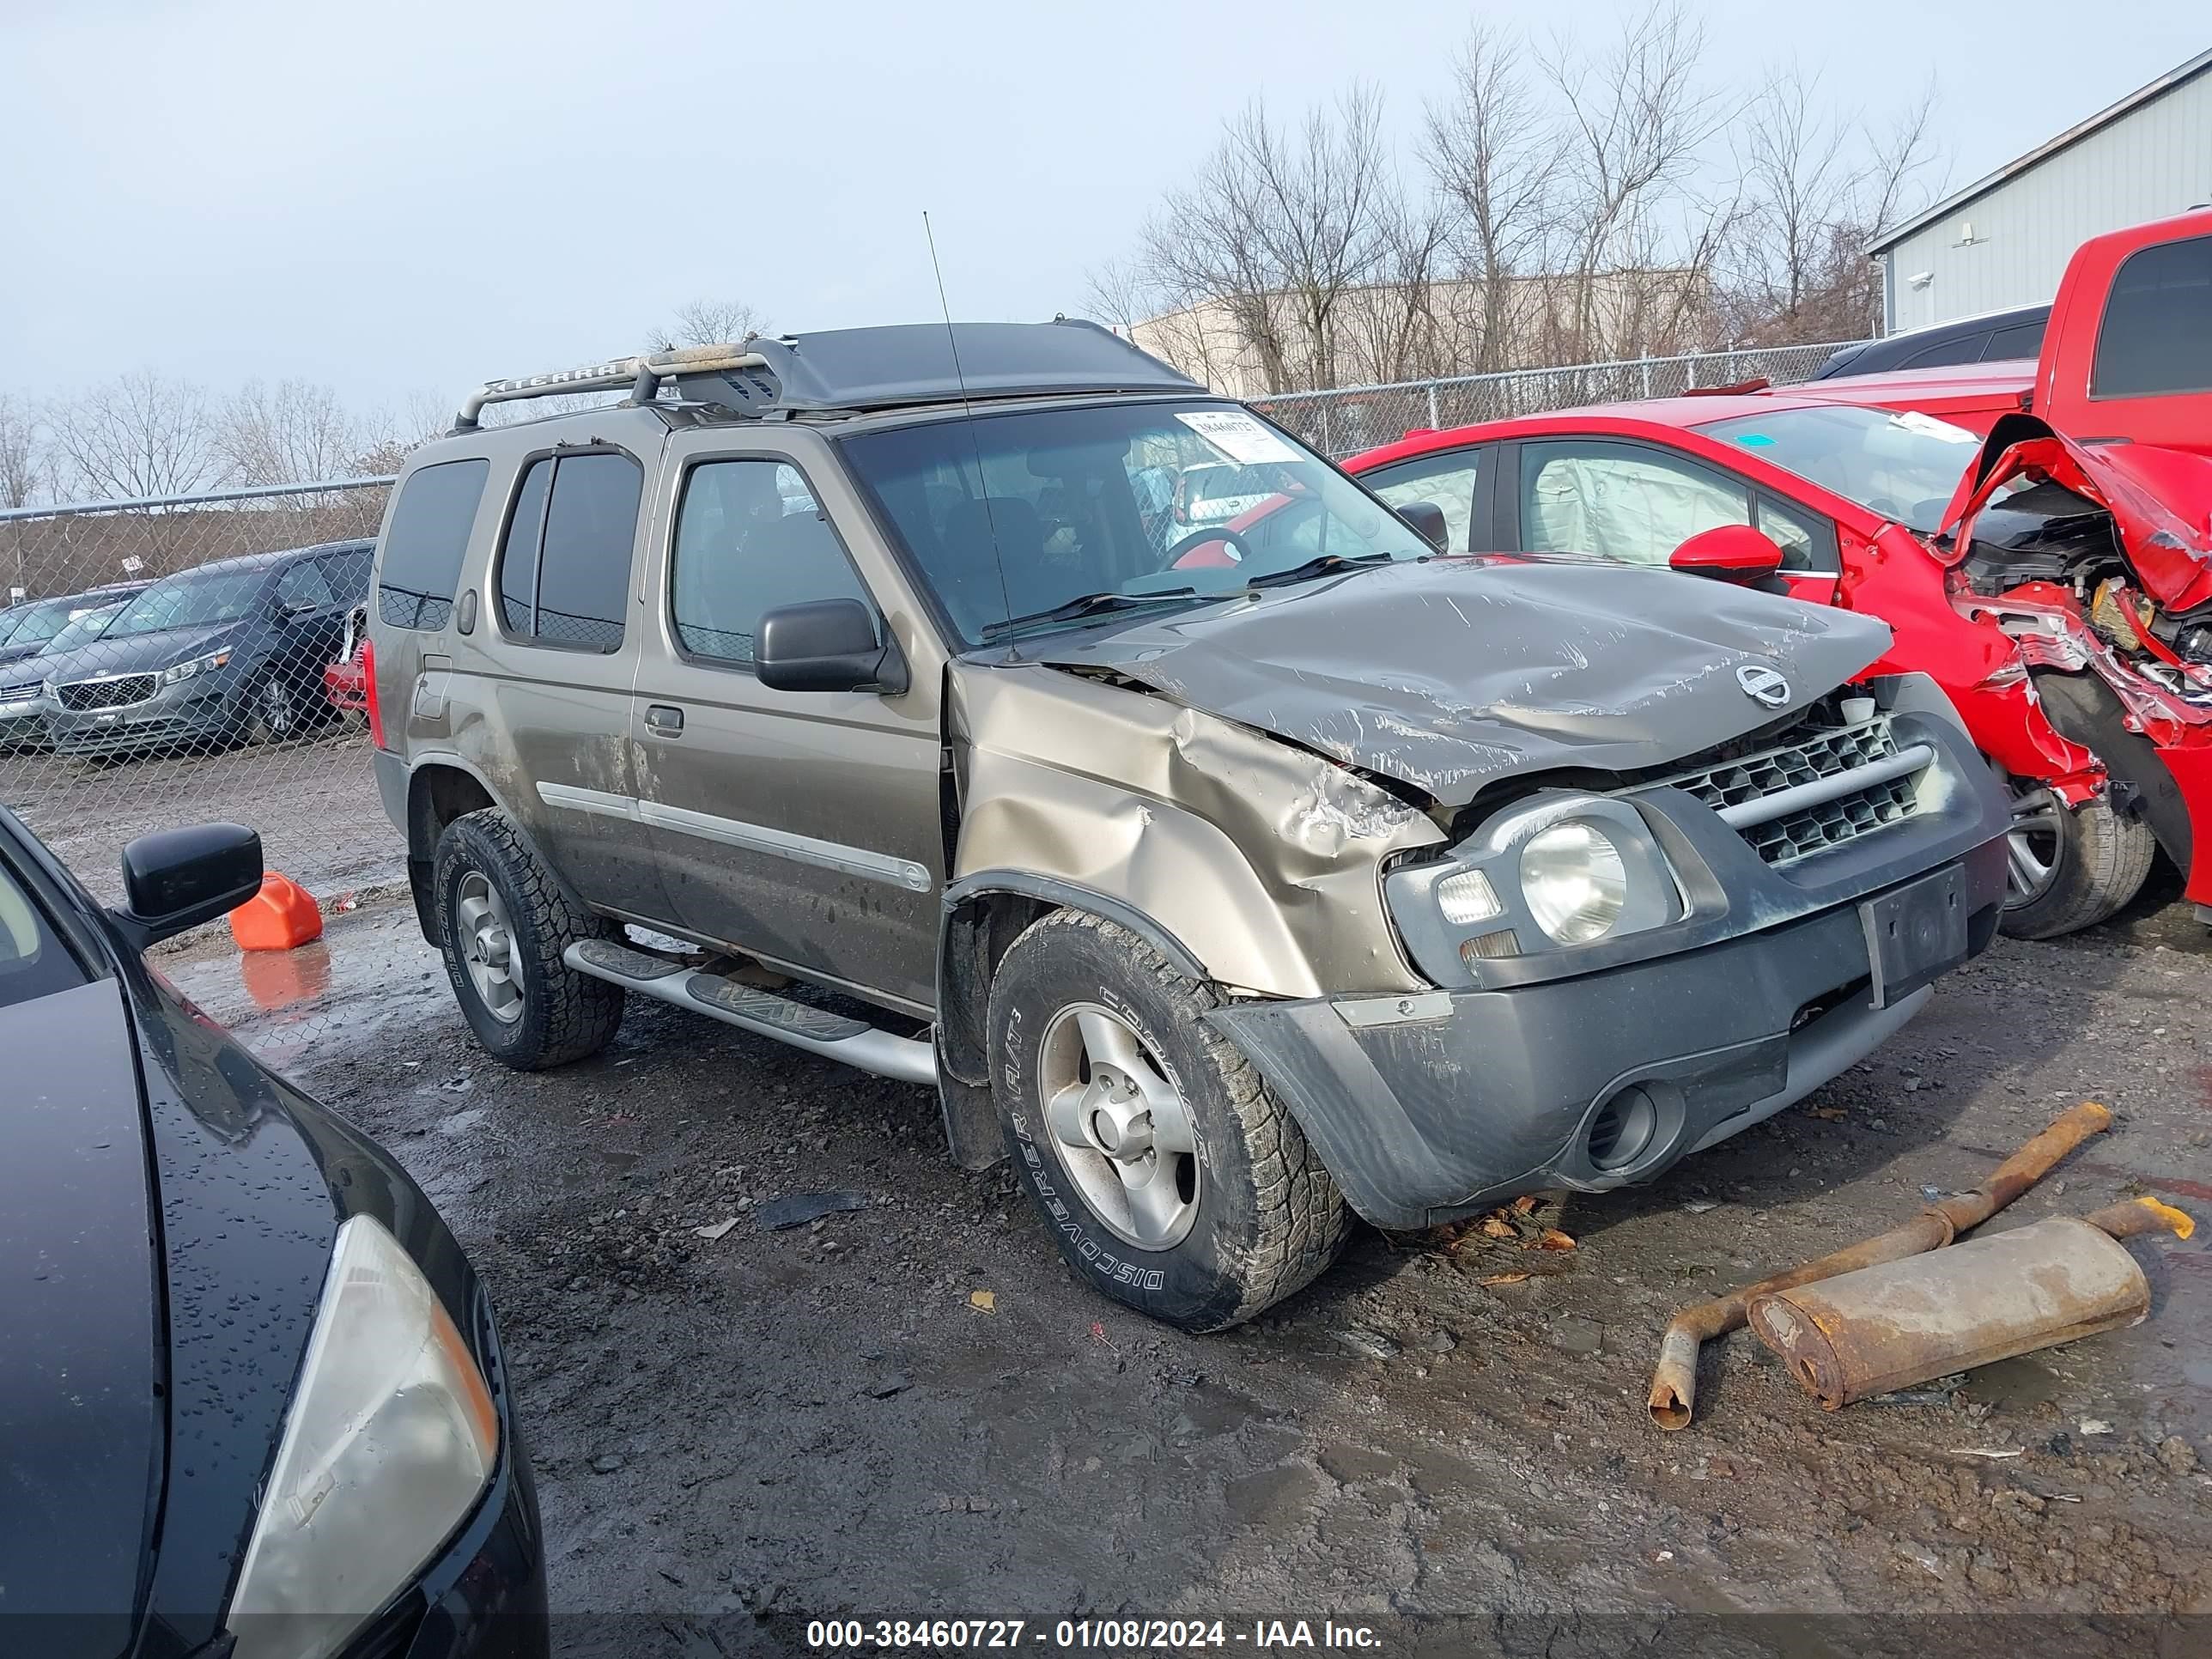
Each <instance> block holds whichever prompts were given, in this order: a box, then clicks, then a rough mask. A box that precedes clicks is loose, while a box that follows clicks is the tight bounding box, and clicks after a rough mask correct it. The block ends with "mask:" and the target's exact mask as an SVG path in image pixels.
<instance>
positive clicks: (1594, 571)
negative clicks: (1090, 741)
mask: <svg viewBox="0 0 2212 1659" xmlns="http://www.w3.org/2000/svg"><path fill="white" fill-rule="evenodd" d="M1888 644H1889V629H1888V628H1887V625H1886V624H1884V623H1881V622H1877V621H1875V620H1874V619H1873V618H1871V617H1860V616H1856V615H1854V614H1852V613H1851V612H1850V611H1839V610H1836V609H1834V608H1832V607H1830V606H1825V605H1804V604H1801V603H1799V602H1798V601H1796V600H1794V599H1782V598H1778V597H1776V596H1773V595H1770V594H1765V593H1760V592H1753V591H1752V590H1749V589H1747V588H1742V587H1737V586H1731V585H1730V584H1729V583H1726V582H1723V581H1717V580H1709V579H1705V578H1700V577H1695V576H1688V575H1684V574H1680V573H1679V572H1674V571H1668V570H1650V569H1638V568H1630V567H1626V566H1622V565H1619V564H1612V563H1607V562H1599V561H1583V560H1551V559H1541V560H1538V559H1520V558H1511V557H1504V556H1479V557H1472V558H1469V557H1458V558H1437V559H1427V560H1422V561H1419V562H1410V561H1409V562H1406V563H1403V564H1396V565H1388V566H1376V567H1370V568H1364V569H1359V570H1354V571H1350V572H1347V573H1346V574H1343V575H1340V576H1337V577H1334V578H1332V579H1330V580H1323V581H1316V582H1310V583H1306V584H1303V585H1301V586H1297V587H1295V588H1288V589H1284V590H1281V591H1279V592H1262V593H1261V594H1260V595H1259V596H1257V597H1256V598H1255V599H1250V600H1246V601H1241V602H1237V603H1232V604H1229V605H1218V606H1209V607H1207V608H1206V610H1204V611H1200V612H1198V613H1196V614H1194V615H1181V616H1174V617H1166V618H1164V619H1160V620H1157V621H1149V622H1140V623H1135V624H1133V625H1132V626H1130V627H1128V628H1125V629H1121V630H1119V631H1117V632H1115V633H1112V634H1110V635H1106V636H1105V637H1103V638H1094V639H1092V640H1091V641H1089V642H1087V643H1083V644H1073V643H1069V644H1062V645H1059V646H1057V647H1054V646H1050V645H1048V646H1046V647H1044V648H1043V650H1042V653H1041V657H1042V660H1043V661H1045V662H1047V663H1049V664H1052V665H1055V666H1059V667H1062V668H1088V669H1110V670H1112V671H1115V672H1116V673H1119V674H1121V675H1123V676H1125V677H1127V678H1129V679H1132V680H1136V681H1139V682H1140V683H1142V684H1145V685H1147V686H1149V687H1151V688H1152V689H1153V690H1156V691H1159V692H1161V693H1163V694H1164V695H1166V696H1170V697H1172V698H1174V699H1175V700H1176V701H1177V702H1182V703H1184V704H1186V705H1188V707H1190V708H1197V709H1200V710H1203V711H1204V712H1206V713H1207V714H1216V715H1219V716H1221V717H1222V718H1224V719H1226V720H1236V721H1238V722H1240V723H1241V724H1243V725H1246V726H1256V727H1259V728H1260V729H1261V730H1263V731H1267V732H1273V733H1274V734H1276V735H1277V736H1279V737H1282V738H1289V739H1290V740H1291V741H1292V742H1294V743H1298V744H1304V745H1305V746H1307V747H1309V748H1311V749H1315V750H1319V751H1320V752H1322V753H1323V754H1325V755H1328V756H1331V757H1334V758H1335V759H1337V760H1340V761H1342V762H1344V763H1346V764H1348V765H1353V766H1358V767H1362V768H1364V769H1367V770H1369V771H1372V772H1376V773H1378V774H1381V775H1383V776H1385V777H1389V778H1394V779H1396V780H1398V781H1401V782H1403V783H1407V784H1410V785H1412V786H1413V787H1415V788H1417V789H1419V790H1422V791H1424V792H1425V793H1428V794H1430V795H1431V796H1433V797H1434V798H1435V799H1437V800H1439V801H1442V802H1443V803H1444V804H1445V805H1449V806H1458V805H1464V804H1465V803H1466V802H1467V801H1468V800H1469V799H1472V798H1473V797H1474V794H1475V793H1477V792H1478V791H1479V790H1480V789H1481V788H1482V787H1483V786H1484V785H1485V784H1486V783H1488V782H1490V781H1492V780H1493V779H1496V778H1499V777H1504V776H1507V775H1514V774H1528V773H1534V772H1538V771H1543V770H1548V769H1555V768H1560V767H1586V768H1589V769H1595V770H1598V771H1607V772H1620V771H1631V770H1636V769H1642V768H1644V767H1651V766H1660V765H1665V764H1667V763H1671V762H1674V761H1676V760H1680V759H1682V758H1684V757H1687V756H1691V755H1694V754H1696V753H1698V752H1699V751H1700V750H1705V749H1709V748H1711V747H1712V746H1713V745H1714V744H1719V743H1723V742H1726V741H1727V740H1728V739H1729V738H1733V737H1735V736H1738V735H1739V734H1741V733H1742V732H1747V731H1750V730H1752V729H1753V728H1754V727H1756V726H1763V725H1765V724H1766V723H1767V722H1769V721H1771V720H1776V719H1778V718H1779V717H1781V716H1782V715H1783V714H1786V713H1788V712H1789V711H1790V710H1792V709H1796V708H1802V707H1803V706H1804V705H1805V704H1806V703H1808V702H1811V701H1812V700H1813V699H1814V698H1815V697H1818V696H1820V695H1822V694H1823V693H1825V692H1827V691H1829V690H1833V689H1834V688H1835V687H1836V686H1837V685H1838V684H1842V683H1843V682H1844V681H1845V680H1848V679H1849V678H1850V677H1851V676H1852V675H1854V674H1856V673H1857V672H1858V671H1859V670H1861V669H1863V668H1864V667H1865V666H1866V665H1868V664H1869V663H1870V662H1872V661H1873V660H1874V659H1875V658H1876V657H1878V656H1880V655H1881V653H1882V652H1883V651H1884V650H1886V649H1887V647H1888ZM1746 665H1759V666H1763V667H1766V668H1771V669H1775V670H1778V671H1780V672H1781V674H1782V675H1783V676H1784V678H1785V679H1786V680H1787V681H1788V684H1789V696H1788V697H1787V699H1786V700H1784V701H1783V702H1779V703H1778V704H1775V705H1773V706H1769V705H1767V704H1765V703H1762V702H1758V701H1756V700H1755V699H1753V697H1752V696H1750V695H1749V694H1748V693H1747V691H1746V690H1744V689H1743V687H1742V686H1741V684H1739V683H1738V681H1737V678H1736V671H1737V669H1739V668H1741V667H1743V666H1746Z"/></svg>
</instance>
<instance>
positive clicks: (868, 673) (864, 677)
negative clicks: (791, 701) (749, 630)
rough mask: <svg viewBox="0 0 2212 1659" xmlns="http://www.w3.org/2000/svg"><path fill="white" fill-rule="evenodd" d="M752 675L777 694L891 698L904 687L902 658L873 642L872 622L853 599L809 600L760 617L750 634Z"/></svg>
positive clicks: (892, 648)
mask: <svg viewBox="0 0 2212 1659" xmlns="http://www.w3.org/2000/svg"><path fill="white" fill-rule="evenodd" d="M753 672H754V673H755V674H756V675H757V676H758V677H759V678H760V683H761V684H763V685H768V686H773V687H775V689H776V690H779V691H863V690H878V691H882V692H885V693H887V694H889V695H890V696H897V695H898V694H899V693H900V692H902V691H903V690H906V688H907V674H906V659H905V658H904V657H903V656H902V655H900V653H899V648H898V647H897V645H896V643H892V642H888V641H881V640H878V638H877V635H876V619H875V617H874V614H873V613H872V612H871V611H869V609H868V607H867V606H866V605H863V604H861V603H860V600H858V599H809V600H808V601H806V603H805V604H804V605H778V606H776V608H775V610H773V611H764V612H763V613H762V616H761V619H760V623H759V624H758V626H757V628H756V629H754V632H753Z"/></svg>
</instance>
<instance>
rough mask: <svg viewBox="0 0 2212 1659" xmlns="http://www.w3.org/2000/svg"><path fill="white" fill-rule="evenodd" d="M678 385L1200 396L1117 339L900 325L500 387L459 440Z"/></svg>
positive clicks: (818, 394)
mask: <svg viewBox="0 0 2212 1659" xmlns="http://www.w3.org/2000/svg"><path fill="white" fill-rule="evenodd" d="M665 380H672V381H674V382H676V383H677V385H678V389H679V390H680V391H682V392H684V394H685V395H686V396H687V397H690V398H692V399H693V400H695V401H698V402H705V403H711V404H715V405H717V406H718V407H720V408H723V409H726V410H730V411H731V412H732V413H737V414H742V415H753V416H757V415H763V414H766V413H769V411H771V410H781V411H786V412H791V413H813V414H829V413H837V412H850V411H857V410H873V409H894V408H898V407H902V406H904V405H910V404H932V403H949V402H951V401H954V400H956V399H959V398H969V397H977V398H1007V397H1037V396H1044V395H1048V394H1052V393H1056V392H1057V393H1074V392H1154V393H1158V392H1202V391H1204V390H1205V388H1204V387H1202V386H1200V385H1199V383H1198V382H1197V381H1195V380H1192V379H1190V377H1189V376H1188V375H1186V374H1181V373H1180V372H1178V371H1177V370H1176V369H1174V368H1170V367H1169V366H1168V365H1167V364H1165V363H1164V362H1161V361H1160V360H1159V359H1158V358H1157V357H1155V356H1152V355H1151V354H1150V353H1148V352H1146V351H1143V350H1140V349H1138V348H1137V347H1136V346H1134V345H1133V344H1131V343H1129V342H1128V341H1127V340H1124V339H1122V338H1121V337H1120V336H1119V335H1117V334H1115V333H1114V332H1112V331H1110V330H1108V329H1104V328H1101V327H1100V326H1099V325H1097V324H1096V323H1092V322H1085V321H1083V320H1081V319H1077V318H1072V317H1055V318H1054V319H1052V321H1051V322H1049V323H959V324H954V325H946V324H944V323H901V324H894V325H890V326H888V327H882V328H844V329H830V330H827V331H823V332H821V333H816V334H787V335H784V336H782V337H781V338H777V339H767V338H763V337H754V338H752V339H750V340H745V341H742V342H740V343H737V344H735V345H702V346H684V347H681V348H678V349H675V350H671V351H659V352H654V353H653V354H651V355H650V356H637V357H617V358H614V359H612V360H611V361H609V362H603V363H587V364H586V365H584V366H583V367H582V368H564V369H556V370H555V371H554V372H553V373H551V374H526V375H522V376H520V377H519V378H517V379H514V380H493V381H490V382H489V383H488V384H487V385H485V386H483V388H482V389H481V390H479V391H477V392H471V393H470V394H469V398H468V401H467V402H466V403H465V404H462V405H461V412H460V414H459V416H458V417H456V419H455V421H454V423H453V429H454V430H455V431H456V432H468V431H473V430H475V429H476V428H477V425H478V423H479V421H480V417H481V416H482V415H483V410H484V405H485V404H495V403H508V402H512V401H513V400H515V399H518V398H550V397H557V396H560V395H562V394H564V393H568V392H619V391H623V390H628V391H629V398H626V399H624V401H625V402H626V403H629V404H649V403H651V402H652V401H653V399H654V398H656V397H658V396H659V392H660V387H661V383H662V382H663V381H665Z"/></svg>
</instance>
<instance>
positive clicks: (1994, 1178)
mask: <svg viewBox="0 0 2212 1659" xmlns="http://www.w3.org/2000/svg"><path fill="white" fill-rule="evenodd" d="M2111 1126H2112V1113H2111V1112H2110V1111H2108V1110H2106V1109H2105V1108H2104V1107H2102V1106H2100V1105H2099V1104H2098V1103H2096V1102H2095V1101H2093V1100H2085V1101H2083V1102H2081V1104H2079V1105H2078V1106H2071V1107H2069V1108H2068V1109H2066V1110H2065V1111H2063V1112H2062V1113H2060V1114H2059V1115H2058V1116H2057V1118H2056V1119H2055V1120H2054V1121H2052V1122H2051V1126H2050V1127H2048V1128H2046V1129H2045V1130H2044V1131H2043V1133H2040V1134H2039V1135H2037V1136H2036V1137H2035V1139H2033V1140H2031V1141H2029V1142H2028V1143H2027V1145H2026V1146H2022V1147H2021V1149H2020V1150H2019V1151H2018V1152H2015V1153H2014V1154H2013V1155H2012V1156H2011V1157H2010V1158H2007V1159H2006V1160H2005V1161H2004V1162H2003V1163H2002V1164H1998V1165H1997V1167H1996V1169H1995V1170H1992V1171H1991V1172H1990V1178H1989V1179H1988V1180H1987V1181H1984V1182H1982V1184H1981V1185H1980V1186H1978V1187H1977V1188H1974V1190H1973V1191H1972V1192H1970V1193H1960V1194H1958V1195H1957V1196H1955V1197H1953V1198H1947V1199H1945V1200H1942V1202H1941V1203H1937V1204H1931V1205H1929V1206H1928V1207H1927V1208H1926V1209H1924V1210H1923V1211H1922V1212H1920V1213H1919V1214H1918V1215H1917V1216H1915V1217H1914V1218H1912V1219H1911V1220H1910V1221H1908V1222H1906V1223H1905V1225H1903V1226H1901V1227H1893V1228H1892V1229H1891V1230H1890V1231H1887V1232H1886V1233H1878V1234H1876V1235H1875V1237H1872V1238H1867V1239H1862V1240H1860V1241H1859V1243H1856V1244H1852V1245H1848V1246H1846V1247H1845V1248H1844V1249H1840V1250H1838V1251H1837V1252H1836V1253H1835V1254H1834V1255H1824V1256H1822V1257H1821V1258H1820V1260H1819V1261H1808V1262H1805V1263H1803V1264H1802V1265H1801V1266H1798V1267H1790V1268H1788V1269H1786V1270H1784V1272H1782V1273H1776V1274H1774V1275H1773V1276H1772V1277H1771V1278H1769V1279H1760V1280H1759V1283H1758V1284H1756V1285H1745V1286H1744V1287H1743V1288H1742V1289H1741V1290H1740V1291H1730V1292H1729V1294H1728V1295H1726V1296H1724V1297H1721V1298H1720V1299H1719V1300H1718V1301H1717V1302H1707V1303H1704V1304H1700V1305H1699V1306H1697V1307H1694V1308H1685V1309H1683V1310H1682V1311H1681V1312H1680V1313H1678V1314H1676V1315H1675V1316H1674V1318H1673V1319H1672V1320H1671V1321H1669V1322H1668V1326H1667V1330H1666V1334H1664V1335H1663V1336H1662V1337H1661V1338H1660V1340H1659V1364H1658V1367H1657V1369H1656V1370H1654V1371H1653V1372H1652V1374H1651V1420H1652V1421H1653V1422H1654V1423H1656V1424H1657V1425H1659V1426H1660V1427H1661V1428H1662V1429H1668V1430H1674V1429H1686V1428H1687V1427H1689V1425H1690V1416H1691V1413H1692V1410H1693V1409H1694V1407H1695V1405H1696V1401H1697V1396H1698V1350H1699V1348H1700V1347H1702V1346H1704V1345H1705V1343H1707V1342H1710V1341H1711V1340H1712V1339H1713V1338H1715V1337H1717V1336H1725V1335H1726V1334H1728V1333H1729V1332H1730V1331H1737V1330H1741V1329H1742V1328H1743V1326H1744V1321H1745V1318H1746V1316H1747V1314H1748V1312H1749V1310H1750V1307H1751V1304H1752V1301H1753V1298H1754V1297H1762V1296H1771V1295H1774V1294H1776V1293H1777V1292H1778V1291H1789V1290H1795V1289H1796V1287H1797V1286H1799V1285H1812V1284H1817V1283H1819V1282H1820V1280H1822V1279H1834V1278H1837V1277H1838V1275H1840V1274H1843V1273H1857V1272H1858V1271H1859V1270H1860V1269H1861V1268H1863V1267H1879V1266H1881V1264H1882V1263H1884V1262H1887V1261H1904V1260H1905V1259H1906V1258H1908V1257H1911V1256H1916V1255H1925V1254H1926V1253H1927V1252H1928V1251H1929V1250H1937V1249H1942V1248H1943V1246H1945V1245H1946V1244H1948V1243H1950V1242H1951V1241H1952V1240H1953V1239H1954V1238H1955V1237H1958V1236H1959V1235H1960V1233H1963V1232H1965V1231H1968V1230H1969V1229H1970V1228H1973V1227H1978V1226H1979V1225H1981V1224H1982V1223H1983V1222H1984V1221H1987V1220H1988V1219H1989V1218H1990V1217H1991V1216H1993V1215H1995V1214H1996V1212H1998V1211H1999V1210H2002V1208H2004V1206H2006V1205H2008V1204H2009V1203H2011V1202H2012V1201H2013V1200H2015V1199H2016V1198H2018V1197H2019V1196H2020V1195H2021V1194H2022V1193H2024V1192H2026V1191H2027V1189H2028V1188H2030V1187H2033V1185H2035V1183H2036V1182H2039V1181H2040V1180H2042V1179H2043V1177H2044V1176H2047V1175H2049V1174H2050V1173H2051V1170H2053V1169H2055V1168H2056V1167H2057V1164H2058V1162H2059V1160H2060V1159H2061V1158H2064V1157H2065V1156H2066V1155H2067V1153H2069V1152H2072V1151H2073V1150H2074V1149H2075V1147H2076V1146H2080V1145H2081V1143H2082V1142H2083V1141H2085V1140H2087V1139H2088V1138H2089V1137H2090V1136H2091V1135H2093V1134H2096V1133H2099V1132H2100V1131H2101V1130H2104V1129H2106V1128H2109V1127H2111ZM2122 1254H2123V1255H2124V1254H2125V1252H2122ZM1937 1375H1941V1373H1937Z"/></svg>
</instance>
